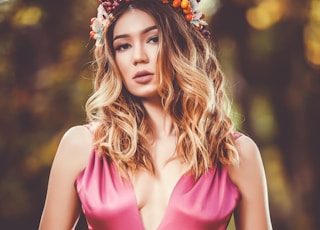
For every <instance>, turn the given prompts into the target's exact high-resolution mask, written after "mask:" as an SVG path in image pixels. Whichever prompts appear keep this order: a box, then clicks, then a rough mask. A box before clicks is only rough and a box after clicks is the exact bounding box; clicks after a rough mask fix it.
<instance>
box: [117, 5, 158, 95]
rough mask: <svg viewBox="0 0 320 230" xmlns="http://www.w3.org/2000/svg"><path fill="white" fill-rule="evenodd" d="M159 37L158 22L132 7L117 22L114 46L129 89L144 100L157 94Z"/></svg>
mask: <svg viewBox="0 0 320 230" xmlns="http://www.w3.org/2000/svg"><path fill="white" fill-rule="evenodd" d="M158 40H159V30H158V28H157V26H156V22H155V20H154V18H153V17H151V16H150V15H149V14H147V13H145V12H144V11H141V10H138V9H130V10H128V11H126V12H125V13H124V14H123V15H121V16H120V18H119V19H118V21H117V22H116V24H115V27H114V33H113V48H114V50H115V60H116V63H117V65H118V68H119V70H120V72H121V74H122V78H123V83H124V85H125V87H126V88H127V90H128V91H129V92H130V93H131V94H132V95H134V96H136V97H139V98H141V99H148V98H150V97H154V96H156V95H157V89H158V86H159V79H158V77H157V76H156V75H155V74H156V61H157V54H158V47H159V42H158Z"/></svg>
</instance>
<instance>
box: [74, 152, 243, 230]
mask: <svg viewBox="0 0 320 230" xmlns="http://www.w3.org/2000/svg"><path fill="white" fill-rule="evenodd" d="M75 186H76V189H77V191H78V196H79V199H80V201H81V205H82V210H83V213H84V214H85V216H86V220H87V224H88V229H95V230H98V229H103V230H105V229H112V230H122V229H123V230H127V229H130V230H143V229H144V227H143V223H142V220H141V217H140V213H139V210H138V208H137V202H136V198H135V194H134V189H133V186H132V184H131V182H129V181H124V180H122V179H121V178H120V176H119V174H118V173H117V170H116V168H115V166H114V165H113V164H112V163H110V162H109V161H108V160H107V159H106V157H101V156H99V155H98V153H97V152H96V151H92V154H91V157H90V160H89V164H88V166H87V167H86V168H85V169H84V170H83V171H82V172H81V173H80V175H79V176H78V177H77V179H76V182H75ZM240 199H241V197H240V192H239V190H238V189H237V187H236V186H235V185H234V184H233V183H232V181H231V180H230V178H229V175H228V171H227V168H226V167H224V166H215V167H214V168H212V169H210V170H209V171H208V172H207V173H205V174H203V175H202V176H201V177H200V179H198V180H197V181H195V180H194V178H193V176H192V175H190V174H184V175H183V176H182V177H181V178H180V179H179V181H178V182H177V184H176V186H175V188H174V190H173V192H172V194H171V197H170V200H169V203H168V207H167V210H166V212H165V214H164V217H163V219H162V221H161V222H160V224H159V226H158V228H157V229H158V230H176V229H184V230H204V229H210V230H222V229H226V227H227V225H228V223H229V221H230V217H231V215H232V213H233V211H234V210H235V208H236V206H237V203H238V201H239V200H240Z"/></svg>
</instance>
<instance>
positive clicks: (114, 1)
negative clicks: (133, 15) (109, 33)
mask: <svg viewBox="0 0 320 230" xmlns="http://www.w3.org/2000/svg"><path fill="white" fill-rule="evenodd" d="M130 1H132V0H99V2H100V5H99V7H98V9H97V11H98V13H97V17H94V18H92V19H91V25H90V27H91V32H90V37H91V38H93V39H95V40H96V46H101V45H103V36H102V34H103V29H104V27H105V26H107V21H108V19H110V17H113V16H112V12H113V11H114V10H115V9H117V8H118V7H119V6H120V4H121V3H122V2H127V3H128V2H130ZM161 1H162V3H163V4H170V5H171V6H172V7H174V8H175V9H177V11H181V12H182V13H183V14H184V17H185V19H186V21H188V22H190V23H191V24H192V25H193V26H194V28H195V29H196V30H198V31H200V32H201V34H202V35H203V37H204V38H209V37H210V32H209V31H208V30H207V29H205V27H206V26H207V25H208V24H207V22H205V21H204V20H203V19H204V17H205V15H204V14H203V13H202V12H201V11H200V10H199V2H200V1H201V0H161ZM110 21H111V20H109V23H110Z"/></svg>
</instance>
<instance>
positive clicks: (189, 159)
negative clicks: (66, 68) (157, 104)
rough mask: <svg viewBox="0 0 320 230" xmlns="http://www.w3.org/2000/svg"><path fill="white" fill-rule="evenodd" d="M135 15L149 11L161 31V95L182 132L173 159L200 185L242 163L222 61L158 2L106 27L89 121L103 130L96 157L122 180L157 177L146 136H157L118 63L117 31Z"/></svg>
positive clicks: (141, 1) (142, 2)
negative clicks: (208, 174) (219, 169)
mask: <svg viewBox="0 0 320 230" xmlns="http://www.w3.org/2000/svg"><path fill="white" fill-rule="evenodd" d="M128 8H135V9H140V10H142V11H145V12H146V13H148V14H149V15H151V16H152V17H154V18H155V21H156V23H157V26H158V28H159V53H158V61H157V67H156V68H157V76H158V77H159V82H160V85H159V95H160V96H161V98H162V103H163V108H164V110H165V111H166V112H167V113H168V114H169V115H170V116H171V118H172V120H173V123H174V125H175V128H176V131H177V132H176V133H177V148H176V149H177V151H176V155H175V156H174V157H177V158H178V159H180V160H181V161H182V162H183V163H185V164H187V165H188V166H189V170H190V171H191V172H192V173H193V174H194V175H195V177H196V178H198V177H199V176H201V175H202V174H203V173H204V172H205V171H207V170H208V169H209V168H210V167H212V166H213V165H214V164H235V163H237V162H238V161H239V158H238V152H237V149H236V147H235V140H234V136H233V135H234V126H233V122H232V120H231V119H230V117H229V101H228V99H227V96H226V93H225V89H224V77H223V74H222V71H221V69H220V67H219V64H218V61H217V58H216V56H215V54H214V53H213V50H212V49H211V47H210V45H209V44H208V42H207V41H206V40H205V39H204V38H203V36H202V35H201V34H200V33H199V32H198V31H196V30H195V29H194V27H193V26H192V25H191V24H190V23H187V22H186V21H185V19H184V18H183V16H182V15H180V14H179V13H177V12H176V11H175V10H174V9H173V8H172V7H171V6H169V5H165V4H162V3H161V1H159V0H136V1H132V2H130V3H129V4H127V5H124V6H122V7H119V8H118V9H117V10H116V11H115V12H114V13H113V21H111V22H110V25H109V26H108V27H107V28H105V31H104V44H105V45H104V46H97V47H96V49H95V60H96V66H97V71H96V76H95V80H94V93H93V95H92V96H91V97H90V98H89V99H88V101H87V104H86V111H87V116H88V120H89V122H94V123H96V124H97V127H96V128H95V132H94V146H95V148H96V150H97V151H98V152H99V153H100V154H101V155H106V156H107V157H108V159H110V160H111V161H112V162H113V163H114V164H115V165H116V167H117V169H118V170H119V172H120V174H121V175H122V176H127V175H128V172H130V173H134V172H136V170H139V169H141V168H144V169H146V170H148V171H149V172H151V173H154V172H155V170H154V166H153V163H152V158H151V155H150V143H149V141H148V139H147V137H146V136H147V135H148V134H150V133H151V130H150V128H149V125H148V123H147V120H146V111H145V109H144V107H143V105H142V103H141V102H140V101H139V99H138V98H135V97H134V96H132V95H130V93H129V92H128V91H127V90H126V88H125V87H124V86H123V83H122V77H121V74H120V71H119V69H118V67H117V65H116V62H115V59H114V56H115V54H114V50H113V44H112V38H113V29H114V25H115V24H116V22H117V19H118V18H119V17H120V16H121V15H122V14H123V12H125V11H126V10H128Z"/></svg>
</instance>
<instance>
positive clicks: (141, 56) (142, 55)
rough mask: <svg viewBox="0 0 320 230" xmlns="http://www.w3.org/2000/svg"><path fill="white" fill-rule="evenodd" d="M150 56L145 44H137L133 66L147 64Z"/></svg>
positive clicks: (134, 50)
mask: <svg viewBox="0 0 320 230" xmlns="http://www.w3.org/2000/svg"><path fill="white" fill-rule="evenodd" d="M148 60H149V59H148V55H147V52H146V50H145V47H144V46H143V44H136V45H135V46H134V48H133V64H134V65H137V64H139V63H147V62H148Z"/></svg>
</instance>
